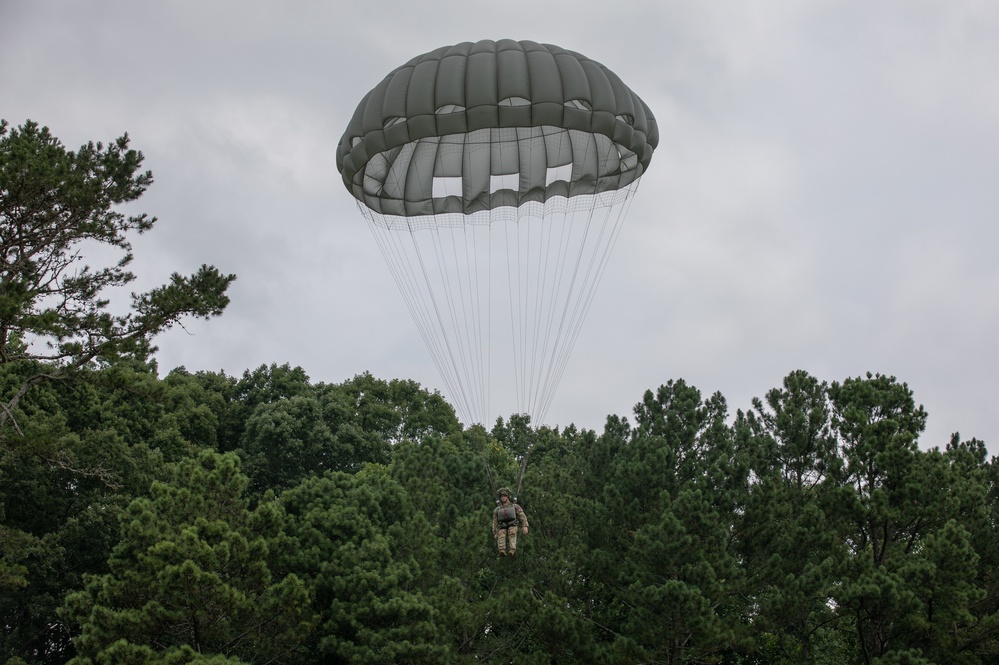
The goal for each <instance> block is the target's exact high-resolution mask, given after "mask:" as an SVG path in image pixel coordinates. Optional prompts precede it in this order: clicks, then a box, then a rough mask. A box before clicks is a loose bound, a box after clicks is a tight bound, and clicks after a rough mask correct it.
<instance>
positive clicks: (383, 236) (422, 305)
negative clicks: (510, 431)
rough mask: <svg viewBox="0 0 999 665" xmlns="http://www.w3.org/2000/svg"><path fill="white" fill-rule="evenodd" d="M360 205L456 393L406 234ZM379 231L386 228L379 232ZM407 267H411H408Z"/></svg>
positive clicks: (404, 298)
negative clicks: (395, 231)
mask: <svg viewBox="0 0 999 665" xmlns="http://www.w3.org/2000/svg"><path fill="white" fill-rule="evenodd" d="M358 208H360V210H361V212H362V214H363V215H364V217H365V218H366V219H367V220H368V222H369V228H370V229H371V233H372V235H373V236H374V238H375V242H376V244H377V245H378V248H379V250H380V251H381V253H382V257H383V258H384V259H385V263H386V264H388V266H389V270H390V272H391V273H392V277H393V279H394V280H395V282H396V286H397V287H398V288H399V291H400V293H402V296H403V301H404V302H405V303H406V307H407V309H409V312H410V315H411V316H412V317H413V321H414V322H415V323H416V327H417V329H418V330H419V332H420V336H421V337H422V338H423V342H424V343H425V344H426V345H427V349H428V350H429V351H430V355H431V358H432V359H433V361H434V365H436V367H437V370H438V371H439V372H440V374H441V377H442V378H443V379H444V382H445V384H446V385H447V386H448V389H449V390H450V392H451V394H453V395H456V396H457V395H458V392H457V391H456V390H455V388H456V386H455V383H454V377H453V376H452V373H451V371H449V366H448V365H447V364H446V363H445V362H444V358H443V349H441V348H440V345H439V343H438V338H437V336H436V335H434V334H432V329H433V325H432V323H431V320H430V317H429V312H428V311H427V307H426V300H425V299H424V298H422V297H421V295H420V289H419V285H418V282H417V280H416V276H415V273H414V270H413V266H412V262H411V260H410V257H409V254H408V253H407V252H406V251H405V249H404V240H403V234H393V233H392V232H391V231H390V230H388V229H385V228H383V227H382V223H380V222H379V221H378V220H379V219H381V215H380V214H379V213H376V212H374V211H371V210H369V209H368V208H366V207H364V206H362V205H361V204H360V203H358ZM407 224H408V222H407ZM379 231H383V232H382V233H380V232H379ZM393 239H395V241H396V242H395V243H394V244H393V243H392V240H393ZM406 268H408V271H407V270H406ZM407 277H408V279H407Z"/></svg>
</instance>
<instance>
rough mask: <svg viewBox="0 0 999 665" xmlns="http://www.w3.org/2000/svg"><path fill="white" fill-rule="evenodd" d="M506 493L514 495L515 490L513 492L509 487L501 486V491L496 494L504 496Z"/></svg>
mask: <svg viewBox="0 0 999 665" xmlns="http://www.w3.org/2000/svg"><path fill="white" fill-rule="evenodd" d="M504 494H506V495H507V497H511V496H513V492H511V491H510V488H508V487H501V488H499V491H498V492H496V496H503V495H504Z"/></svg>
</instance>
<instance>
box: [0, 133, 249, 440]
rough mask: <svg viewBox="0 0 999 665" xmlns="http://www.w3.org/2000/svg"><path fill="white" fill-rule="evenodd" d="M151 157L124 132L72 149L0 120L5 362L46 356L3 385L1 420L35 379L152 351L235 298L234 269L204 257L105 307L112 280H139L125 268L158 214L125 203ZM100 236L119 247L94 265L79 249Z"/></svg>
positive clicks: (141, 187)
mask: <svg viewBox="0 0 999 665" xmlns="http://www.w3.org/2000/svg"><path fill="white" fill-rule="evenodd" d="M142 161H143V156H142V153H141V152H138V151H135V150H132V149H130V148H129V139H128V135H127V134H126V135H123V136H121V137H120V138H118V139H116V140H114V141H112V142H111V143H109V144H107V145H104V144H102V143H96V144H95V143H87V144H86V145H83V146H81V147H80V148H79V149H78V150H76V151H72V150H67V149H66V148H65V147H64V146H63V145H62V143H61V142H60V141H59V140H58V139H57V138H55V137H54V136H53V135H52V134H51V133H50V132H49V130H48V128H44V127H39V126H38V125H37V124H36V123H34V122H31V121H27V122H25V123H24V124H23V125H22V126H21V127H19V128H16V129H9V128H8V126H7V123H6V122H4V121H0V364H7V363H22V364H23V363H29V364H30V363H31V361H37V360H42V361H46V362H47V363H48V365H47V366H46V367H44V368H38V369H37V370H36V371H34V372H33V373H31V374H30V375H28V376H26V377H25V378H24V380H23V381H22V383H21V384H20V385H18V386H17V387H16V389H14V390H8V391H6V392H5V393H4V394H3V400H4V403H5V404H4V408H3V411H2V412H0V426H2V425H3V424H5V423H6V422H7V421H8V420H9V419H10V418H12V417H13V416H14V414H13V413H12V410H13V409H14V408H15V407H16V406H17V404H18V402H19V401H20V400H21V398H22V397H24V395H25V394H26V393H27V391H28V390H30V389H31V388H32V387H33V386H35V385H38V384H40V383H43V382H45V381H49V380H52V379H55V378H60V377H64V376H66V375H68V374H72V373H73V372H75V371H77V370H80V369H81V368H84V367H86V366H88V365H89V364H91V363H92V362H97V363H101V364H107V363H112V362H116V361H118V360H120V359H122V358H129V357H131V358H140V359H141V358H144V357H146V355H147V354H148V353H149V352H150V351H151V350H152V348H153V347H152V346H151V340H152V338H153V337H154V336H155V335H156V334H158V333H159V332H162V331H163V330H165V329H167V328H169V327H171V326H172V325H174V324H175V323H177V322H178V321H179V320H180V319H181V318H183V317H184V316H195V317H203V318H209V317H212V316H216V315H218V314H220V313H221V312H222V310H223V309H224V308H225V306H226V305H227V304H228V302H229V299H228V297H227V296H226V295H225V291H226V289H227V288H228V286H229V284H230V283H231V282H232V280H233V279H235V277H234V276H233V275H223V274H221V273H219V272H218V270H216V269H215V268H214V267H210V266H202V267H201V269H200V270H199V271H198V272H197V273H195V274H193V275H191V276H190V277H182V276H180V275H179V274H176V273H175V274H174V275H172V276H171V277H170V280H169V282H168V283H167V284H165V285H163V286H160V287H157V288H155V289H153V290H151V291H148V292H146V293H142V294H133V296H132V306H131V311H130V312H129V313H127V314H124V315H115V314H112V313H111V312H110V311H109V310H108V304H109V301H108V300H107V299H106V296H105V295H104V294H105V293H106V292H107V291H108V289H110V288H113V287H121V286H124V285H126V284H128V283H130V282H131V281H132V280H133V279H134V278H135V276H134V275H133V274H132V273H131V272H129V271H128V269H127V268H128V266H129V264H130V263H131V261H132V253H131V241H130V239H129V236H130V234H131V233H133V232H134V233H144V232H146V231H148V230H150V229H151V228H152V227H153V225H154V223H155V222H156V219H155V218H153V217H149V216H148V215H146V214H139V215H133V216H126V215H125V214H124V213H122V212H120V211H119V210H118V206H120V205H121V204H124V203H129V202H132V201H135V200H136V199H138V198H139V197H140V196H141V195H142V194H143V193H144V192H145V191H146V189H147V188H148V187H149V185H151V184H152V181H153V179H152V173H151V172H149V171H145V172H142V171H140V169H141V166H142ZM95 244H97V245H106V246H109V247H113V248H116V249H117V250H120V251H121V252H122V254H121V256H120V258H119V259H118V260H117V261H116V262H114V263H113V264H112V265H110V266H105V267H98V268H92V267H91V266H90V265H89V264H87V263H84V257H83V254H82V249H83V247H85V246H88V245H89V246H93V245H95Z"/></svg>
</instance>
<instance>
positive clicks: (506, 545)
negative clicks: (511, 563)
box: [493, 490, 528, 556]
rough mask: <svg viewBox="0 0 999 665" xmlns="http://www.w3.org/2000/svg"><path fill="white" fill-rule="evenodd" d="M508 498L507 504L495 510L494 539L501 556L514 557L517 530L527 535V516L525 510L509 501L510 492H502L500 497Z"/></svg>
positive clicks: (501, 504)
mask: <svg viewBox="0 0 999 665" xmlns="http://www.w3.org/2000/svg"><path fill="white" fill-rule="evenodd" d="M504 495H505V496H506V497H507V503H506V504H505V505H504V504H503V503H502V502H500V505H498V506H496V508H495V509H494V510H493V538H495V539H496V546H497V547H498V548H499V553H500V556H506V555H507V554H509V555H510V556H514V555H515V554H516V553H517V529H518V528H521V529H523V530H524V533H525V534H526V533H527V527H528V524H527V515H526V514H524V509H523V508H521V507H520V506H518V505H517V504H515V503H512V502H510V501H509V498H510V494H509V492H508V491H504V490H500V496H504Z"/></svg>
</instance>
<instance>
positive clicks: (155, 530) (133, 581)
mask: <svg viewBox="0 0 999 665" xmlns="http://www.w3.org/2000/svg"><path fill="white" fill-rule="evenodd" d="M247 484H248V480H247V478H246V477H245V476H244V475H242V474H241V473H240V471H239V458H238V457H237V456H236V455H235V454H232V453H229V454H226V455H219V454H217V453H212V452H207V451H206V452H203V453H201V455H200V456H199V457H198V458H197V459H188V460H185V461H183V462H181V463H180V464H179V465H178V468H177V472H176V475H175V477H174V478H173V480H172V482H169V483H155V484H154V485H153V490H152V497H151V498H148V499H136V500H135V501H133V502H132V504H131V506H130V507H129V510H128V519H127V520H126V523H125V525H124V527H123V529H122V540H121V542H120V543H119V544H118V546H117V547H115V550H114V553H113V555H112V557H111V560H110V568H111V571H110V572H109V573H108V574H106V575H101V576H95V577H92V578H91V579H90V581H89V584H88V585H87V587H86V589H85V590H84V591H80V592H77V593H73V594H70V595H69V596H68V597H67V599H66V604H65V607H64V614H65V616H66V617H67V618H69V619H70V620H71V621H73V622H74V623H77V624H79V625H80V627H81V630H80V634H79V636H78V637H77V638H76V639H75V640H74V642H75V644H76V647H77V651H78V657H77V658H76V659H75V660H74V661H73V662H76V663H81V664H83V663H94V662H150V661H159V660H162V661H163V662H170V661H171V659H173V662H188V661H189V658H188V656H193V655H194V654H205V655H209V654H217V655H219V656H224V657H225V658H227V659H238V660H239V661H243V662H247V663H256V662H261V663H264V662H275V661H276V660H280V659H282V658H285V657H286V656H287V655H288V654H289V653H291V652H292V651H294V650H295V649H296V648H297V647H298V645H299V644H301V643H302V642H303V641H304V639H305V638H306V636H307V635H308V633H309V631H310V629H311V625H312V620H313V618H312V615H311V614H310V612H309V609H308V608H309V605H310V604H311V603H310V600H311V599H310V593H309V591H308V589H307V587H306V586H305V584H304V583H303V582H302V581H301V580H299V579H298V578H297V577H295V575H284V576H283V577H281V578H280V579H275V576H274V575H273V574H272V573H271V569H270V567H269V565H268V556H269V551H270V547H271V542H273V541H274V540H275V539H276V538H277V537H278V533H279V532H280V530H281V527H282V525H281V517H280V511H279V510H278V509H276V508H275V506H274V505H273V501H272V500H267V501H265V502H263V503H261V504H260V505H259V506H258V507H257V509H256V510H255V511H252V512H251V511H250V510H249V508H248V501H247V499H246V498H245V490H246V487H247ZM209 662H236V661H226V660H224V659H217V661H209Z"/></svg>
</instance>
